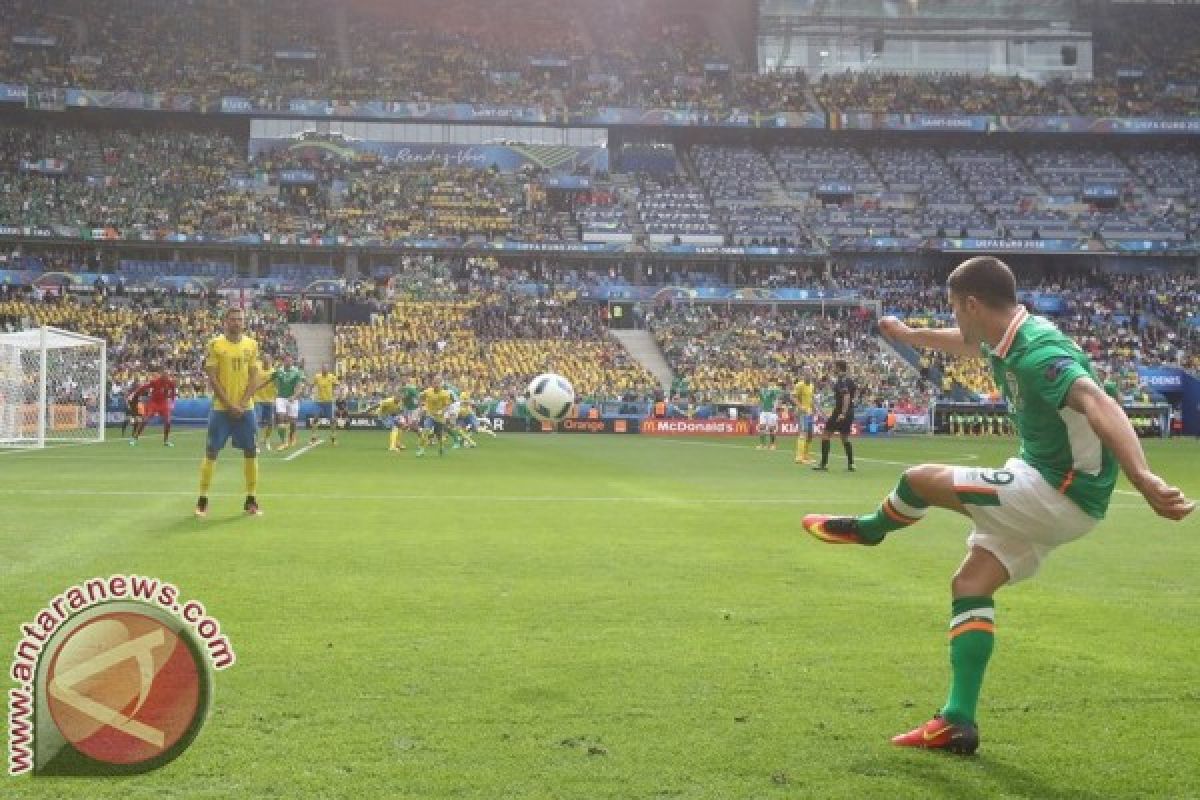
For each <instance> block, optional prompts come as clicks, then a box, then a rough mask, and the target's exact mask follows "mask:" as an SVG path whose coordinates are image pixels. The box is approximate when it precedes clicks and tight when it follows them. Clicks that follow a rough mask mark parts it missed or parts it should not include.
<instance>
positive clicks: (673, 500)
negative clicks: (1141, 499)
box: [0, 489, 1144, 508]
mask: <svg viewBox="0 0 1200 800" xmlns="http://www.w3.org/2000/svg"><path fill="white" fill-rule="evenodd" d="M0 495H15V496H19V495H36V496H43V495H45V496H49V495H53V496H56V497H61V496H72V497H195V496H196V493H195V492H183V491H179V492H170V491H161V492H152V491H133V490H124V489H113V490H104V489H99V490H97V489H0ZM209 496H210V497H241V496H242V495H240V494H233V493H221V492H218V493H215V494H210V495H209ZM261 496H262V497H265V498H267V499H268V500H272V499H280V500H287V499H309V500H403V501H414V502H417V501H432V502H436V503H440V502H446V501H453V502H484V503H645V504H647V505H653V504H663V505H681V504H683V505H721V506H741V505H745V506H766V505H771V506H851V507H860V508H861V507H865V504H864V502H863V501H862V500H855V499H850V498H842V497H838V498H812V497H809V498H784V497H751V498H741V499H739V498H717V497H648V496H645V495H643V496H637V495H633V496H622V495H613V496H604V497H594V496H584V495H478V494H342V493H316V492H279V493H274V492H272V493H271V494H267V495H261ZM1109 507H1110V508H1143V507H1144V506H1143V505H1142V504H1140V503H1134V504H1125V505H1117V504H1114V505H1111V506H1109Z"/></svg>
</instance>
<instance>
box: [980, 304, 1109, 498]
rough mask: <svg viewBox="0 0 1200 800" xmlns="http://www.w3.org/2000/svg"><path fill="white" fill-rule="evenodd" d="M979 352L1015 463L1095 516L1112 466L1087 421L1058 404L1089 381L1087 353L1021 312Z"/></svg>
mask: <svg viewBox="0 0 1200 800" xmlns="http://www.w3.org/2000/svg"><path fill="white" fill-rule="evenodd" d="M983 353H984V355H985V356H987V357H988V359H989V361H990V362H991V367H992V374H993V376H994V377H995V379H996V385H997V386H999V387H1000V388H1001V391H1002V392H1003V393H1004V397H1005V399H1006V400H1008V402H1009V405H1010V407H1011V408H1012V409H1013V416H1014V417H1015V419H1016V424H1017V433H1018V434H1019V436H1020V438H1021V452H1020V456H1021V459H1022V460H1024V461H1025V462H1026V463H1027V464H1029V465H1030V466H1031V467H1033V468H1034V469H1036V470H1037V471H1038V472H1039V473H1041V475H1042V477H1043V478H1045V479H1046V482H1047V483H1049V484H1050V485H1051V486H1053V487H1054V488H1056V489H1058V490H1059V491H1060V492H1062V493H1063V494H1065V495H1066V496H1067V497H1069V498H1071V500H1073V501H1074V502H1075V504H1076V505H1078V506H1079V507H1080V508H1081V509H1083V510H1084V511H1085V512H1087V513H1088V514H1090V515H1091V516H1093V517H1096V518H1097V519H1103V518H1104V513H1105V511H1107V510H1108V503H1109V500H1110V498H1111V497H1112V493H1113V489H1114V487H1115V486H1116V483H1117V461H1116V458H1114V457H1113V454H1112V452H1111V451H1110V450H1109V449H1108V448H1107V447H1105V446H1104V444H1103V443H1102V442H1101V441H1100V437H1099V436H1097V435H1096V433H1095V432H1094V431H1093V430H1092V427H1091V425H1089V424H1088V421H1087V418H1086V417H1084V416H1083V415H1082V414H1080V413H1079V412H1078V411H1074V410H1072V409H1070V408H1067V407H1066V400H1067V392H1068V391H1069V390H1070V388H1071V385H1072V384H1074V383H1075V381H1076V380H1078V379H1079V378H1083V377H1088V378H1092V379H1093V380H1095V377H1094V374H1093V371H1092V365H1091V361H1090V360H1089V359H1088V357H1087V355H1085V354H1084V352H1083V351H1082V350H1080V349H1079V346H1078V345H1076V344H1075V342H1073V341H1072V340H1071V339H1070V337H1068V336H1066V335H1065V334H1063V333H1062V332H1061V331H1060V330H1059V329H1058V328H1056V327H1054V325H1053V324H1052V323H1051V322H1049V321H1048V320H1046V319H1043V318H1042V317H1035V316H1031V315H1029V314H1028V313H1027V312H1026V311H1025V310H1024V309H1022V310H1021V312H1020V314H1019V315H1018V317H1017V318H1015V319H1014V320H1013V324H1012V325H1010V326H1009V329H1008V332H1007V333H1006V335H1005V337H1004V340H1003V341H1001V342H1000V344H999V345H998V346H997V347H996V348H995V350H992V349H991V348H989V347H988V346H987V345H984V346H983Z"/></svg>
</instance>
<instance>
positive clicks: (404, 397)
mask: <svg viewBox="0 0 1200 800" xmlns="http://www.w3.org/2000/svg"><path fill="white" fill-rule="evenodd" d="M400 397H401V401H402V402H403V403H404V409H405V411H416V410H417V406H419V405H421V390H420V389H418V388H417V387H416V386H413V385H412V384H411V383H410V384H408V385H407V386H405V387H404V388H403V389H402V390H401V391H400Z"/></svg>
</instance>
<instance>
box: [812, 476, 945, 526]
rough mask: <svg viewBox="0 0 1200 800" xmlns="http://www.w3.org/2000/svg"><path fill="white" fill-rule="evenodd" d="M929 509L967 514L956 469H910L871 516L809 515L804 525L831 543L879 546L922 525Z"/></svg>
mask: <svg viewBox="0 0 1200 800" xmlns="http://www.w3.org/2000/svg"><path fill="white" fill-rule="evenodd" d="M930 506H939V507H941V508H947V509H949V510H951V511H957V512H959V513H961V514H965V513H966V510H965V508H964V507H963V504H962V503H961V502H960V501H959V499H958V498H957V496H956V495H955V494H954V468H953V467H948V466H943V465H940V464H924V465H922V466H919V467H910V468H909V469H907V470H905V472H904V474H903V475H901V476H900V481H899V482H898V483H897V484H896V488H895V489H893V490H892V492H891V493H890V494H889V495H888V496H887V497H885V498H884V499H883V502H881V503H880V504H879V507H878V508H876V509H875V511H873V512H872V513H870V514H864V515H862V516H858V517H839V516H830V515H827V514H809V515H807V516H805V517H804V520H803V525H804V529H805V530H806V531H808V532H809V533H810V534H812V535H813V536H815V537H817V538H818V539H820V540H821V541H823V542H828V543H829V544H866V545H876V544H879V543H880V542H882V541H883V539H884V537H886V536H887V535H888V534H889V533H892V532H893V531H898V530H901V529H903V528H907V527H909V526H910V525H915V524H916V523H918V522H920V521H921V520H922V519H923V518H924V517H925V514H926V513H928V511H929V507H930Z"/></svg>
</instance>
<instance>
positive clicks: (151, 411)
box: [129, 369, 177, 447]
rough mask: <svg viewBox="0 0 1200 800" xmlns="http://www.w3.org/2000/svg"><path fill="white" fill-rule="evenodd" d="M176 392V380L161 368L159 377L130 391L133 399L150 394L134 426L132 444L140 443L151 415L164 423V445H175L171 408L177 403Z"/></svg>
mask: <svg viewBox="0 0 1200 800" xmlns="http://www.w3.org/2000/svg"><path fill="white" fill-rule="evenodd" d="M176 394H177V391H176V387H175V381H174V380H173V379H172V378H171V376H170V375H169V374H167V371H166V370H165V369H163V370H160V371H159V373H158V376H157V377H155V378H153V379H152V380H150V381H148V382H147V383H144V384H142V385H141V386H139V387H137V388H136V389H134V390H133V391H132V392H131V393H130V395H129V396H130V398H131V400H132V399H136V398H137V397H139V396H142V395H148V396H149V399H148V400H147V401H146V407H145V411H144V412H143V413H142V416H141V418H140V419H139V420H138V421H137V423H136V424H135V425H134V427H133V438H132V439H130V440H129V444H130V445H136V444H137V443H138V439H139V438H141V435H142V431H144V430H146V423H147V422H149V421H150V418H151V417H159V418H160V419H162V423H163V446H164V447H174V446H175V443H174V442H172V441H171V408H172V407H173V406H174V405H175V397H176Z"/></svg>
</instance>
